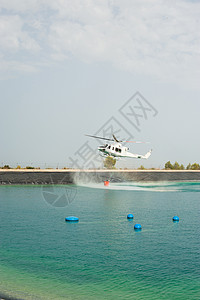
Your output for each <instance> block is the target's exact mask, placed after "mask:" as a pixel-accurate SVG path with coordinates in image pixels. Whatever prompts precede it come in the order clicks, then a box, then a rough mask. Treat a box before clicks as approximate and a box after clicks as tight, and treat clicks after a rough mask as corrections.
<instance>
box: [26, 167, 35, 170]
mask: <svg viewBox="0 0 200 300" xmlns="http://www.w3.org/2000/svg"><path fill="white" fill-rule="evenodd" d="M26 169H30V170H32V169H35V168H34V167H31V166H26Z"/></svg>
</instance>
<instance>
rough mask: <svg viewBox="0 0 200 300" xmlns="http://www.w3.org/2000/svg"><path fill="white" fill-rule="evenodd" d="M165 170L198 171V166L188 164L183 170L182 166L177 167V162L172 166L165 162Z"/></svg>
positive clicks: (199, 166) (199, 167)
mask: <svg viewBox="0 0 200 300" xmlns="http://www.w3.org/2000/svg"><path fill="white" fill-rule="evenodd" d="M165 170H200V165H199V164H197V163H193V164H191V163H189V164H188V165H187V167H186V168H185V167H184V165H183V164H181V165H179V163H178V162H177V161H175V163H174V164H173V165H172V164H171V162H170V161H168V162H166V164H165Z"/></svg>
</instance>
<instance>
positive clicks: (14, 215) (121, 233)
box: [0, 182, 200, 299]
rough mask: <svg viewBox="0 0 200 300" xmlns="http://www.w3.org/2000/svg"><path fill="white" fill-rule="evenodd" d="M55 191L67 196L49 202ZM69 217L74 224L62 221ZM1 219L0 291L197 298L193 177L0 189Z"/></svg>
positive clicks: (199, 272) (198, 209)
mask: <svg viewBox="0 0 200 300" xmlns="http://www.w3.org/2000/svg"><path fill="white" fill-rule="evenodd" d="M48 195H49V196H48ZM57 195H60V196H61V198H60V199H61V202H62V201H63V202H62V203H64V204H67V201H68V200H67V201H66V203H65V202H64V201H65V200H66V199H68V198H69V197H72V199H73V201H72V202H71V201H68V202H71V203H69V204H68V205H67V206H65V207H55V206H56V205H54V204H55V202H54V204H52V203H53V202H52V201H51V199H53V198H54V196H56V197H57ZM47 196H48V197H49V198H48V197H47ZM50 197H51V199H50ZM67 197H68V198H67ZM48 199H50V200H48ZM61 202H59V203H61ZM50 203H51V204H50ZM57 203H58V202H57ZM62 203H61V204H62ZM52 205H54V206H52ZM58 206H59V205H58ZM61 206H62V205H61ZM128 213H133V214H134V220H133V221H128V220H127V219H126V216H127V214H128ZM69 215H75V216H78V217H79V219H80V221H79V223H76V224H72V223H66V222H65V217H66V216H69ZM174 215H178V216H179V217H180V222H179V223H173V222H172V217H173V216H174ZM0 218H1V223H0V245H1V247H0V259H1V260H0V294H4V295H9V296H12V297H15V298H18V299H200V183H198V182H196V183H195V182H192V183H170V184H168V183H159V184H152V183H151V184H140V183H139V184H132V185H129V184H122V183H121V184H111V186H110V187H109V188H104V187H103V186H102V185H97V184H96V185H95V184H90V185H89V186H77V187H74V186H56V187H50V186H47V187H45V188H44V187H41V186H1V187H0ZM135 223H140V224H141V225H142V231H140V232H135V231H134V228H133V227H134V224H135Z"/></svg>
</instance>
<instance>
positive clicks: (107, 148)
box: [98, 143, 151, 159]
mask: <svg viewBox="0 0 200 300" xmlns="http://www.w3.org/2000/svg"><path fill="white" fill-rule="evenodd" d="M98 150H99V151H100V152H101V154H102V155H103V156H113V157H130V158H145V159H147V158H148V157H149V156H150V155H151V151H149V152H148V153H147V154H145V155H139V154H134V153H131V152H129V151H128V150H129V148H127V147H125V146H122V144H120V143H113V144H106V145H103V146H99V147H98Z"/></svg>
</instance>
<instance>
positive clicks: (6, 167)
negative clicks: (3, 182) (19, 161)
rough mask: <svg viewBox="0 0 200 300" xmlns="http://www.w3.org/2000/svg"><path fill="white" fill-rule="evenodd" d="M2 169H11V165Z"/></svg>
mask: <svg viewBox="0 0 200 300" xmlns="http://www.w3.org/2000/svg"><path fill="white" fill-rule="evenodd" d="M2 169H11V167H10V166H9V165H5V166H4V167H3V168H2Z"/></svg>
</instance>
